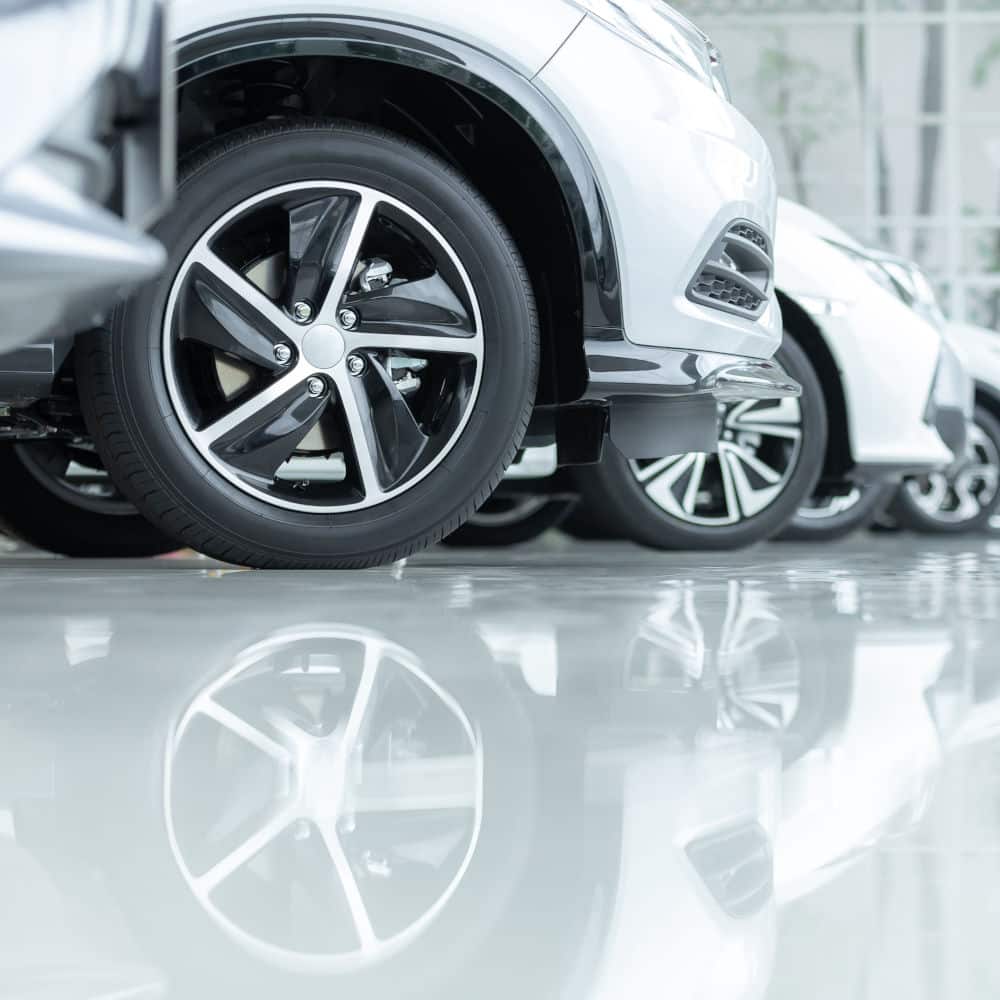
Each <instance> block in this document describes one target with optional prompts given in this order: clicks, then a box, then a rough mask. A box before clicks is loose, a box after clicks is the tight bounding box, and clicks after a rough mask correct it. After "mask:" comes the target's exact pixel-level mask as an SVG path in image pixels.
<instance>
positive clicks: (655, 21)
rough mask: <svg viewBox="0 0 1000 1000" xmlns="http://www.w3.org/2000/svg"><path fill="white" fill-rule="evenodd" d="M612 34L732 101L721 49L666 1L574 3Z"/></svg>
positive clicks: (580, 0) (577, 0)
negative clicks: (619, 36) (617, 35)
mask: <svg viewBox="0 0 1000 1000" xmlns="http://www.w3.org/2000/svg"><path fill="white" fill-rule="evenodd" d="M570 3H572V4H574V5H575V6H577V7H579V8H580V9H581V10H584V11H586V12H587V13H588V14H593V15H594V17H596V18H598V19H599V20H600V21H602V22H603V23H604V24H606V25H607V26H608V27H609V28H611V30H612V31H615V32H617V33H618V34H619V35H621V36H622V38H625V39H627V40H628V41H630V42H632V43H633V44H634V45H638V46H639V47H640V48H642V49H645V50H646V51H647V52H651V53H652V54H653V55H654V56H658V57H659V58H660V59H663V60H665V61H666V62H669V63H671V64H672V65H674V66H678V67H679V68H681V69H683V70H685V71H686V72H688V73H690V74H691V75H692V76H693V77H695V78H696V79H698V80H700V81H701V82H702V83H704V84H705V85H706V86H708V87H711V88H712V89H713V90H714V91H715V92H716V93H717V94H718V95H719V96H720V97H722V98H724V99H725V100H727V101H728V100H730V94H729V81H728V80H727V78H726V70H725V67H724V66H723V64H722V56H721V54H720V53H719V50H718V49H717V48H716V47H715V46H714V45H713V44H712V42H711V40H710V39H709V37H708V36H707V35H706V34H705V33H704V32H703V31H702V30H701V29H700V28H698V27H697V26H696V25H694V24H692V23H691V22H690V21H689V20H688V19H687V18H686V17H683V16H682V15H681V14H678V13H677V11H675V10H674V9H673V8H672V7H670V6H668V5H667V4H666V3H664V2H663V0H570Z"/></svg>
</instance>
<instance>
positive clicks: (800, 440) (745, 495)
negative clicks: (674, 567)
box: [577, 335, 827, 549]
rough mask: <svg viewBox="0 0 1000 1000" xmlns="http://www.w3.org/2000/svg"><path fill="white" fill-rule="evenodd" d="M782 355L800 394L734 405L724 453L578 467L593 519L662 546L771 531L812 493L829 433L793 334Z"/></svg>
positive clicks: (707, 543)
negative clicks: (786, 397)
mask: <svg viewBox="0 0 1000 1000" xmlns="http://www.w3.org/2000/svg"><path fill="white" fill-rule="evenodd" d="M779 358H780V360H781V361H782V363H783V364H784V366H785V367H786V369H787V370H788V373H789V374H790V375H791V376H792V377H793V378H795V379H797V380H798V381H799V382H800V383H802V388H803V395H802V399H801V400H796V399H782V400H764V401H756V400H745V401H743V402H740V403H736V404H732V405H730V406H728V407H726V409H725V412H724V414H723V419H722V432H721V439H720V441H719V451H718V454H717V455H704V454H700V453H693V452H692V453H689V454H686V455H672V456H669V457H667V458H660V459H656V460H651V461H641V462H630V461H628V460H627V459H626V458H625V457H624V456H622V455H621V453H620V452H617V451H615V450H614V449H607V450H606V454H605V458H604V460H603V461H602V462H601V464H600V465H597V466H590V467H585V468H581V469H579V470H578V471H577V476H578V482H579V484H580V489H581V493H582V495H583V500H584V502H585V503H586V504H587V508H588V512H589V513H590V514H591V516H592V517H594V518H599V519H600V520H601V521H602V522H607V524H608V527H609V529H610V530H611V531H612V532H620V533H621V534H623V535H626V536H627V537H630V538H632V539H634V540H635V541H637V542H640V543H642V544H644V545H649V546H652V547H654V548H662V549H681V548H690V549H729V548H738V547H740V546H744V545H751V544H753V543H754V542H759V541H763V540H764V539H766V538H769V537H771V536H772V535H773V534H774V533H775V532H776V531H778V530H779V529H780V528H781V527H782V526H783V525H784V524H785V522H786V521H787V520H788V518H789V517H791V516H792V514H793V513H794V511H795V510H796V509H797V508H798V506H799V505H800V504H801V502H802V500H803V498H804V497H805V496H807V495H808V494H809V492H810V491H811V490H812V488H813V485H814V484H815V482H816V478H817V476H818V475H819V471H820V466H821V465H822V461H823V455H824V453H825V450H826V434H827V425H826V410H825V409H824V406H823V395H822V390H821V389H820V386H819V382H818V380H817V379H816V376H815V374H814V373H813V370H812V367H811V365H810V364H809V361H808V359H807V358H806V356H805V354H804V353H803V352H802V350H801V348H799V347H798V346H797V345H796V344H795V343H794V342H793V341H792V340H791V339H790V338H789V337H788V336H787V335H786V338H785V343H784V346H783V347H782V349H781V353H780V354H779Z"/></svg>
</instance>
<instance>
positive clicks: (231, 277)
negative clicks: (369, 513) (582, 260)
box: [162, 181, 484, 513]
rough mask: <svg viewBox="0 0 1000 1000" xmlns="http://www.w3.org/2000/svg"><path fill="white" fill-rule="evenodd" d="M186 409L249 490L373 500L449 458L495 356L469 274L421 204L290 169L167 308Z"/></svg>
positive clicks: (174, 396) (204, 447)
mask: <svg viewBox="0 0 1000 1000" xmlns="http://www.w3.org/2000/svg"><path fill="white" fill-rule="evenodd" d="M162 343H163V364H164V370H165V376H166V383H167V389H168V393H169V396H170V400H171V403H172V405H173V407H174V409H175V411H176V413H177V417H178V420H179V422H180V424H181V426H182V428H183V430H184V432H185V434H186V435H187V437H188V439H189V440H190V441H191V443H192V444H193V446H194V447H195V449H196V450H197V452H198V453H199V455H200V456H201V457H202V458H203V459H204V460H205V461H206V462H207V463H208V465H209V466H211V467H212V468H213V469H214V470H216V472H218V473H219V474H220V475H222V476H223V477H224V478H225V479H227V480H228V481H229V482H230V483H232V484H233V485H235V486H237V487H238V488H239V489H240V490H242V491H244V492H246V493H248V494H250V495H252V496H254V497H257V498H260V499H263V500H266V501H267V502H268V503H270V504H273V505H274V506H277V507H281V508H285V509H291V510H301V511H308V512H312V513H323V512H327V513H329V512H343V511H349V510H358V509H363V508H369V507H373V506H375V505H377V504H380V503H383V502H384V501H386V500H389V499H391V498H393V497H395V496H398V495H400V494H401V493H403V492H405V491H407V490H409V489H411V488H412V487H413V486H415V485H416V484H417V483H419V482H420V481H421V480H422V479H423V478H425V477H426V476H427V475H429V474H430V472H432V471H433V469H434V468H436V467H437V466H438V465H439V464H440V463H441V462H442V461H443V460H444V459H445V457H446V456H447V455H448V453H449V452H450V451H451V449H452V448H453V447H454V445H455V443H456V442H457V440H458V439H459V437H460V436H461V434H462V432H463V430H464V429H465V426H466V424H467V422H468V420H469V418H470V416H471V413H472V410H473V407H474V405H475V401H476V398H477V394H478V391H479V385H480V381H481V376H482V366H483V363H484V338H483V324H482V319H481V314H480V309H479V303H478V301H477V299H476V295H475V292H474V289H473V287H472V283H471V280H470V279H469V276H468V274H467V273H466V271H465V269H464V267H463V265H462V264H461V262H460V260H459V258H458V256H457V254H456V253H455V251H454V250H453V249H452V247H450V246H449V245H448V243H447V242H446V241H445V239H444V237H443V236H442V235H441V234H440V233H439V232H438V231H437V230H435V229H434V227H433V226H432V225H431V224H430V223H429V222H428V221H427V220H426V219H425V218H423V217H422V216H421V215H420V214H419V213H418V212H416V211H415V210H414V209H412V208H410V207H408V206H407V205H404V204H403V203H402V202H400V201H398V200H397V199H394V198H392V197H389V196H387V195H384V194H382V193H380V192H378V191H375V190H373V189H371V188H367V187H363V186H359V185H356V184H342V183H337V182H332V181H310V182H300V183H294V184H287V185H283V186H280V187H277V188H273V189H271V190H268V191H264V192H262V193H260V194H257V195H255V196H254V197H252V198H250V199H247V200H246V201H244V202H242V203H241V204H239V205H237V206H236V207H234V208H233V209H232V210H230V211H229V212H227V213H226V214H225V215H224V216H223V217H222V218H220V219H219V220H217V221H216V222H215V223H214V224H213V225H212V226H211V227H210V228H209V229H208V231H207V232H205V233H204V235H203V236H202V237H201V238H200V239H199V240H198V241H197V242H196V243H195V245H194V246H193V247H192V248H191V250H190V251H189V252H188V254H187V255H186V257H185V259H184V261H183V262H182V264H181V266H180V269H179V271H178V273H177V275H176V277H175V279H174V281H173V284H172V287H171V290H170V295H169V298H168V301H167V307H166V312H165V316H164V323H163V340H162Z"/></svg>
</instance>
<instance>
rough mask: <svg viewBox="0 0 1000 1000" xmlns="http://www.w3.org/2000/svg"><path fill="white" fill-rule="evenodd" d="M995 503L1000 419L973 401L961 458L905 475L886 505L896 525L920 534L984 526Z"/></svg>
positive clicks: (999, 497) (999, 486)
mask: <svg viewBox="0 0 1000 1000" xmlns="http://www.w3.org/2000/svg"><path fill="white" fill-rule="evenodd" d="M998 509H1000V421H997V419H996V417H994V416H993V414H992V413H991V412H990V411H989V410H986V409H985V408H983V407H982V406H977V407H976V411H975V416H974V418H973V424H972V426H971V427H970V428H969V444H968V450H967V453H966V457H965V461H964V462H962V463H961V464H959V465H958V466H957V467H956V468H955V469H953V470H951V471H950V472H932V473H928V474H926V475H923V476H912V477H910V478H909V479H907V480H905V481H904V483H903V485H902V486H901V487H900V489H899V492H898V493H897V494H896V497H895V499H894V500H893V503H892V506H891V507H890V508H889V515H890V516H891V517H892V518H893V520H894V521H895V522H896V523H897V524H898V525H899V527H901V528H908V529H910V530H911V531H918V532H923V533H925V534H961V533H963V532H967V531H982V530H984V529H987V528H988V527H989V525H990V521H991V519H992V518H993V516H994V514H996V513H997V510H998Z"/></svg>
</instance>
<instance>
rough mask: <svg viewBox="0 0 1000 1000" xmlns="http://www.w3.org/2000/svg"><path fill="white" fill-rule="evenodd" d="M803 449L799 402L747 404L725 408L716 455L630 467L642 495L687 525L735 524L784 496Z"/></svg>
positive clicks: (673, 458)
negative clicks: (639, 485) (640, 486)
mask: <svg viewBox="0 0 1000 1000" xmlns="http://www.w3.org/2000/svg"><path fill="white" fill-rule="evenodd" d="M801 450H802V408H801V405H800V403H799V401H798V400H797V399H781V400H745V401H743V402H740V403H736V404H735V405H731V406H728V407H726V408H725V409H724V410H723V413H722V430H721V435H720V440H719V450H718V453H717V454H714V455H708V454H703V453H701V452H689V453H687V454H684V455H671V456H668V457H666V458H660V459H655V460H649V461H638V462H636V461H633V462H631V463H630V465H631V468H632V472H633V475H634V476H635V477H636V479H637V480H638V482H639V483H640V484H641V485H642V486H643V488H644V490H645V492H646V495H647V496H648V497H649V498H650V499H651V500H652V501H653V502H654V503H655V504H657V506H659V507H660V508H662V509H663V510H664V511H666V512H667V513H668V514H670V515H671V516H673V517H675V518H677V519H678V520H680V521H683V522H685V523H688V524H695V525H703V526H710V527H714V526H720V525H730V524H737V523H739V522H740V521H742V520H747V519H749V518H751V517H754V516H756V515H757V514H760V513H761V512H762V511H764V510H765V509H766V508H768V507H769V506H770V505H771V504H772V503H774V502H775V501H776V500H777V499H778V498H779V497H780V496H781V494H782V492H783V491H784V489H785V487H786V486H787V485H788V482H789V480H790V479H791V477H792V475H793V474H794V472H795V468H796V464H797V462H798V459H799V455H800V453H801Z"/></svg>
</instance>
